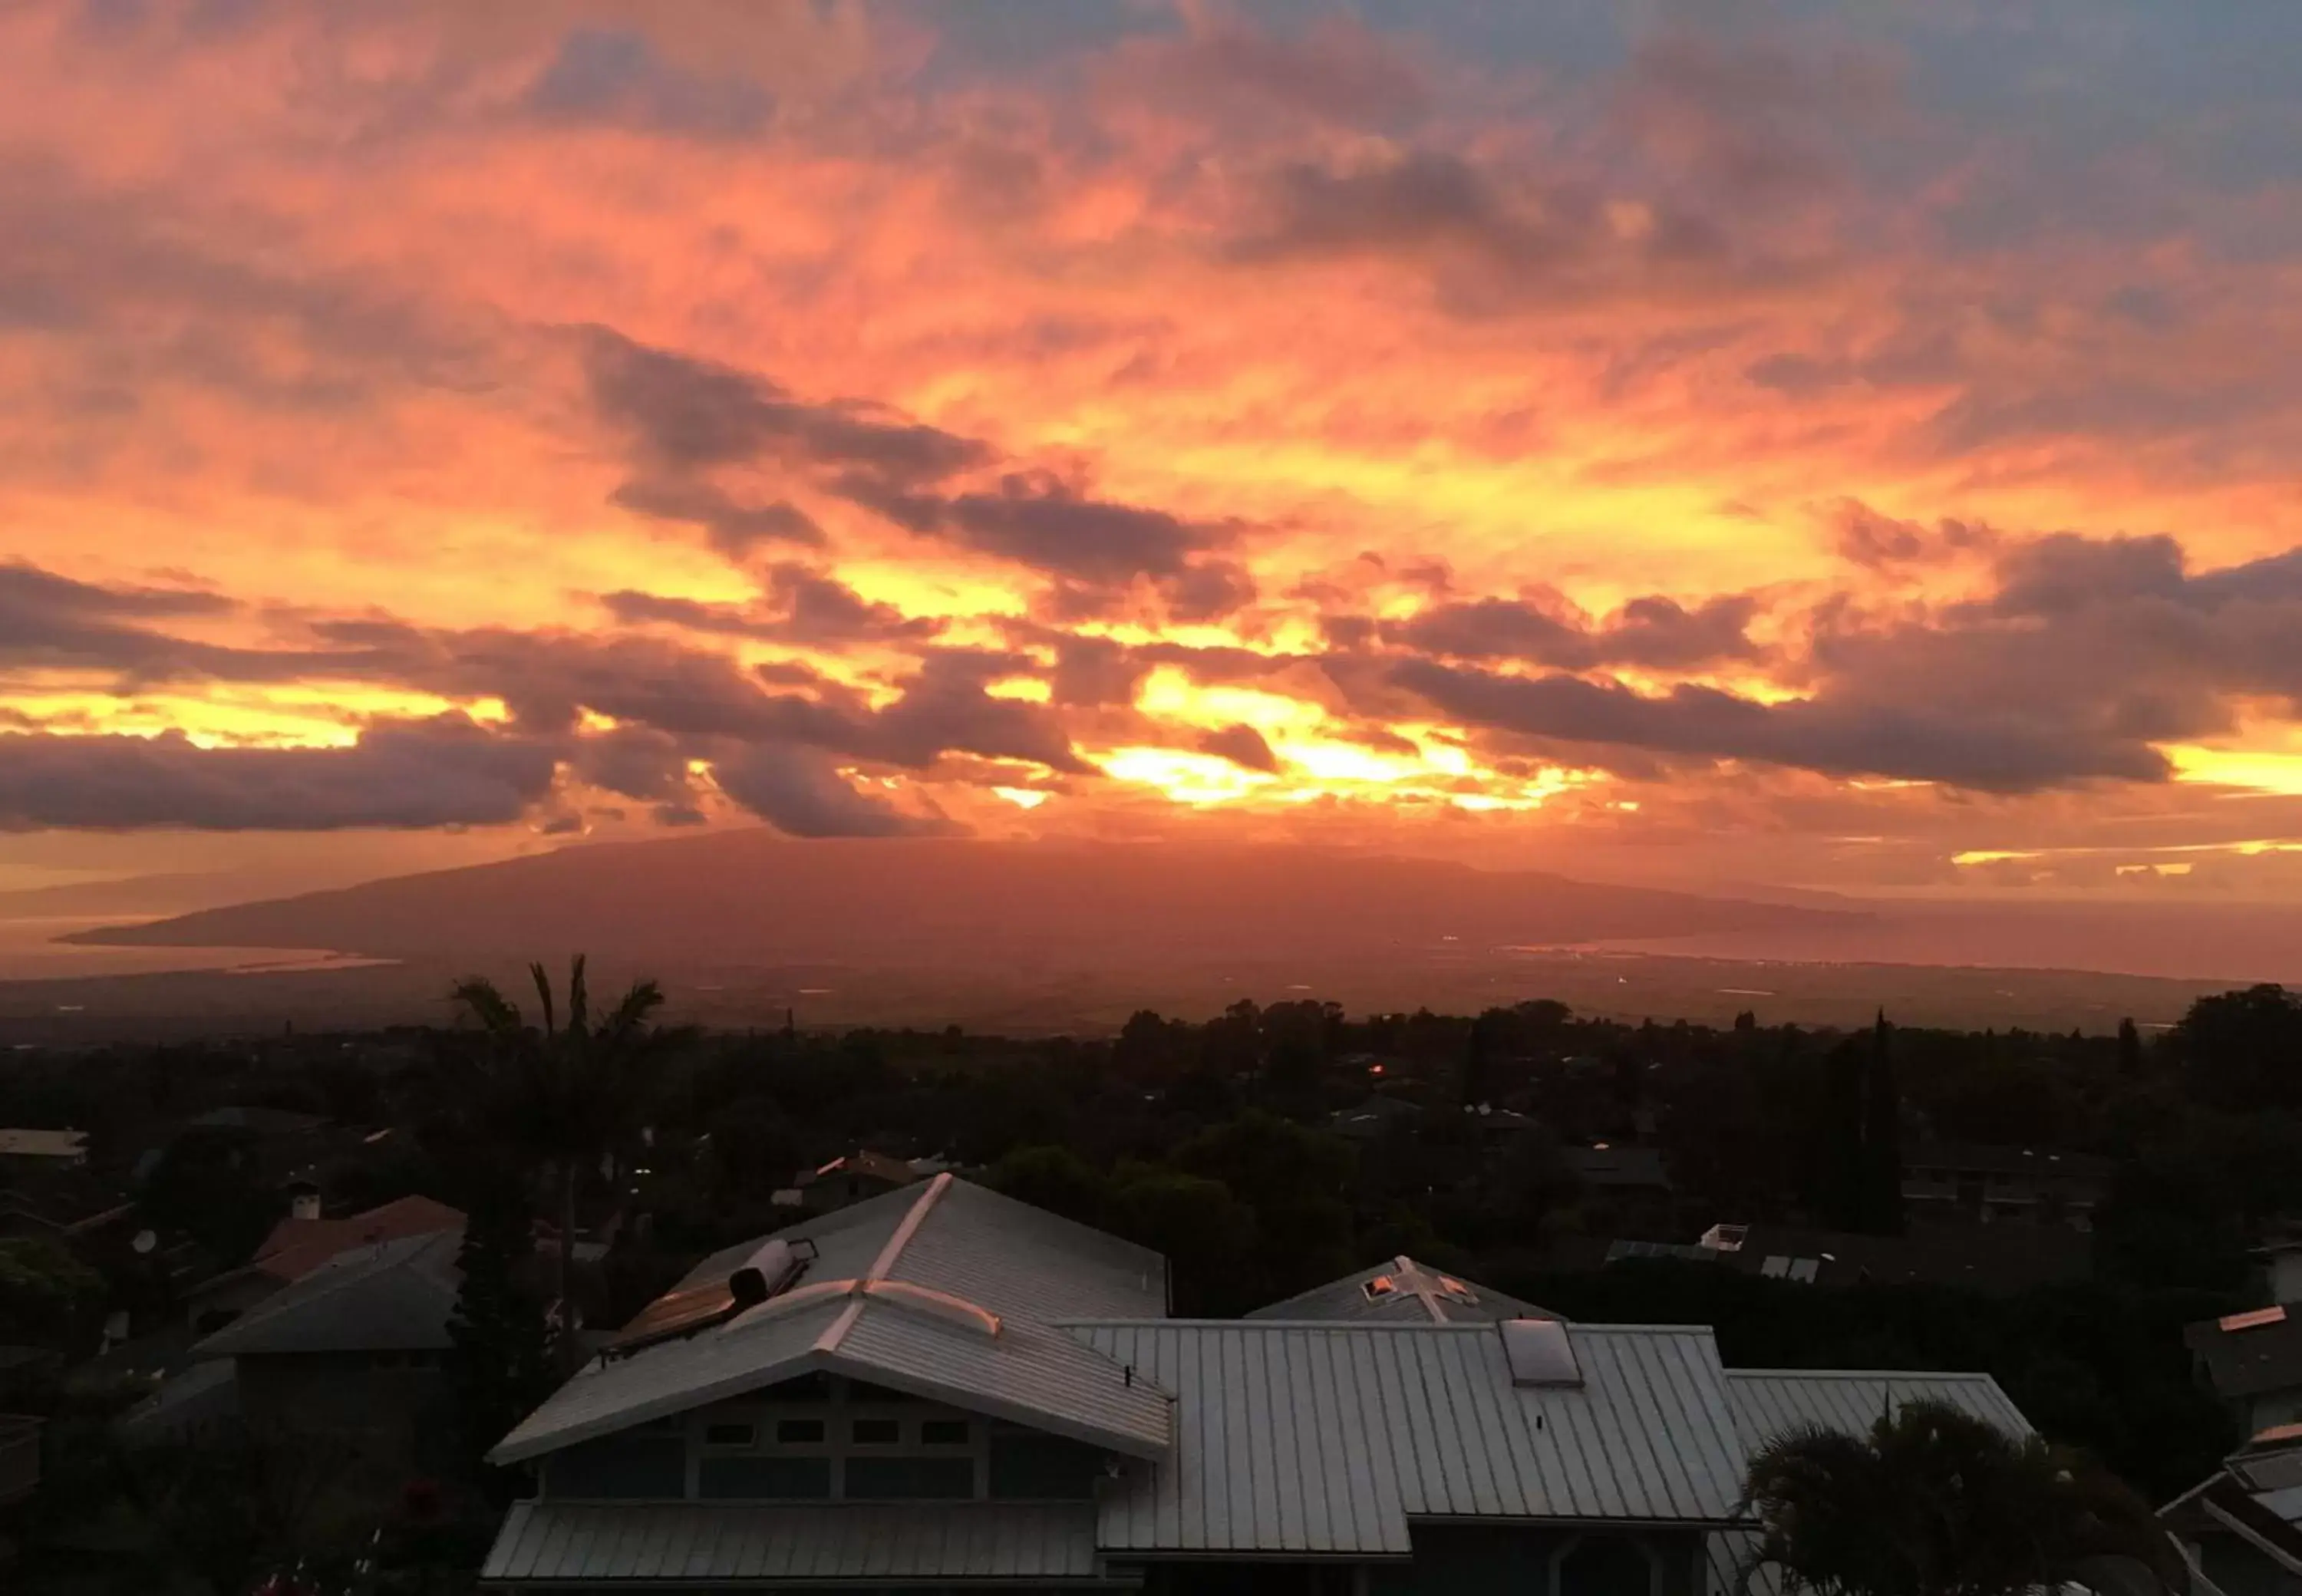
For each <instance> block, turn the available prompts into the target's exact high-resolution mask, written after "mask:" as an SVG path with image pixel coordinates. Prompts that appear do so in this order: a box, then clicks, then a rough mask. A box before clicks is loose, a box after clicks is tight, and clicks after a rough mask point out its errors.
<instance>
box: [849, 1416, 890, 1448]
mask: <svg viewBox="0 0 2302 1596" xmlns="http://www.w3.org/2000/svg"><path fill="white" fill-rule="evenodd" d="M847 1439H848V1440H850V1441H853V1442H854V1443H855V1444H856V1445H857V1446H859V1447H892V1446H897V1445H900V1444H901V1443H902V1441H903V1425H902V1424H900V1423H899V1422H897V1421H896V1420H895V1419H857V1420H856V1421H855V1422H854V1423H853V1424H852V1425H851V1426H850V1427H849V1429H848V1432H847Z"/></svg>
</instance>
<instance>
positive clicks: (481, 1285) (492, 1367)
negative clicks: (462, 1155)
mask: <svg viewBox="0 0 2302 1596" xmlns="http://www.w3.org/2000/svg"><path fill="white" fill-rule="evenodd" d="M470 1204H471V1206H470V1211H469V1213H468V1215H467V1217H466V1222H465V1225H464V1243H463V1246H462V1247H461V1248H459V1249H458V1252H457V1254H456V1267H457V1269H458V1271H459V1272H460V1273H462V1276H463V1282H462V1284H461V1286H460V1287H458V1290H457V1293H456V1310H455V1313H454V1315H452V1316H451V1317H450V1318H449V1321H448V1339H449V1341H450V1342H452V1343H453V1348H452V1350H451V1351H450V1352H449V1355H448V1359H447V1375H448V1381H449V1387H450V1389H451V1390H453V1391H454V1392H455V1396H456V1407H457V1415H458V1426H459V1428H460V1429H461V1431H462V1437H463V1441H464V1445H465V1450H466V1456H467V1457H468V1458H469V1460H470V1462H471V1464H472V1466H474V1467H475V1469H477V1468H479V1467H480V1466H481V1460H482V1458H483V1457H484V1455H485V1454H486V1452H487V1449H489V1448H490V1447H491V1446H493V1445H495V1443H496V1442H497V1441H500V1440H502V1439H503V1438H504V1436H505V1435H506V1434H508V1432H510V1431H511V1429H512V1427H513V1426H514V1425H516V1424H518V1423H519V1421H520V1420H521V1419H522V1418H524V1417H525V1416H526V1415H527V1414H528V1412H529V1410H530V1409H532V1408H533V1407H534V1406H535V1405H536V1404H537V1403H539V1402H541V1401H542V1400H543V1399H544V1398H545V1397H546V1396H548V1395H550V1390H551V1357H550V1345H549V1342H550V1338H549V1335H548V1332H547V1330H546V1327H545V1324H544V1315H543V1304H542V1302H541V1301H539V1300H538V1298H537V1296H536V1293H535V1290H534V1289H533V1285H532V1283H531V1281H530V1280H529V1278H528V1275H529V1269H528V1265H529V1264H530V1261H531V1260H532V1259H533V1256H534V1252H535V1233H534V1230H533V1226H532V1224H531V1222H530V1221H529V1217H528V1206H527V1201H526V1198H525V1197H524V1196H523V1195H522V1194H521V1192H520V1191H519V1189H518V1187H517V1182H514V1181H510V1180H503V1179H495V1180H487V1181H485V1182H484V1183H483V1184H482V1185H481V1186H480V1187H479V1189H477V1190H476V1191H475V1193H474V1194H473V1196H472V1197H471V1199H470ZM483 1477H484V1478H492V1477H493V1476H492V1475H485V1476H483ZM490 1494H491V1495H497V1494H500V1492H497V1491H491V1492H490Z"/></svg>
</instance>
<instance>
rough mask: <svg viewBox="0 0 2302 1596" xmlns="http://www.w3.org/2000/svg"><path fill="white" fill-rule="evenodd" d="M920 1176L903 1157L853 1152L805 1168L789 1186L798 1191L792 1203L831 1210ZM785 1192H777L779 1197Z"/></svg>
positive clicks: (812, 1211)
mask: <svg viewBox="0 0 2302 1596" xmlns="http://www.w3.org/2000/svg"><path fill="white" fill-rule="evenodd" d="M919 1179H920V1174H919V1172H918V1171H916V1170H914V1169H912V1166H911V1165H910V1164H908V1163H904V1162H903V1160H902V1159H900V1158H890V1157H888V1156H887V1155H886V1154H884V1153H873V1152H869V1151H866V1152H861V1153H851V1154H849V1155H847V1156H845V1157H844V1158H835V1159H833V1160H832V1161H831V1162H830V1163H827V1164H825V1165H823V1167H822V1168H820V1169H813V1170H802V1171H801V1172H799V1174H798V1176H797V1177H796V1178H795V1179H794V1180H793V1182H792V1184H791V1186H790V1188H788V1190H790V1191H792V1192H794V1193H796V1194H797V1195H796V1199H795V1201H794V1202H793V1203H788V1204H784V1205H785V1206H796V1207H798V1208H800V1209H801V1210H802V1211H803V1212H805V1213H809V1214H828V1213H831V1212H832V1211H833V1210H835V1209H838V1208H844V1207H845V1206H847V1205H848V1204H850V1203H860V1202H862V1201H863V1200H864V1199H865V1198H867V1197H878V1196H879V1195H881V1194H882V1193H884V1192H889V1191H893V1190H895V1189H896V1188H898V1187H901V1186H909V1185H911V1184H912V1182H913V1181H915V1180H919ZM783 1195H784V1194H783V1193H778V1194H777V1197H778V1200H779V1201H780V1199H781V1197H783Z"/></svg>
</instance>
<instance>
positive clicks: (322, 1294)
mask: <svg viewBox="0 0 2302 1596" xmlns="http://www.w3.org/2000/svg"><path fill="white" fill-rule="evenodd" d="M463 1245H464V1234H463V1231H462V1230H461V1229H460V1228H458V1229H457V1230H453V1231H438V1232H436V1233H434V1234H432V1235H427V1236H403V1237H401V1238H399V1239H397V1240H393V1241H384V1242H379V1243H377V1244H376V1245H374V1246H373V1247H353V1248H350V1249H349V1250H347V1251H344V1252H341V1253H339V1254H337V1255H336V1256H334V1257H332V1258H330V1259H329V1260H328V1261H327V1262H326V1263H324V1264H321V1265H320V1266H319V1267H318V1268H316V1269H314V1270H313V1271H312V1272H311V1273H308V1274H307V1275H305V1276H304V1278H303V1279H301V1280H299V1281H295V1282H294V1283H293V1284H290V1285H288V1286H284V1287H282V1288H281V1289H280V1290H278V1291H276V1292H274V1293H273V1295H271V1296H270V1297H267V1298H265V1299H264V1300H263V1301H262V1302H260V1303H258V1304H256V1306H254V1307H252V1308H250V1309H249V1310H248V1312H247V1313H246V1314H244V1315H241V1316H240V1317H239V1318H237V1319H235V1320H233V1321H232V1322H231V1323H229V1324H227V1325H225V1326H224V1327H223V1329H222V1330H219V1331H216V1332H215V1333H214V1335H212V1336H210V1337H208V1338H207V1339H206V1340H204V1341H201V1342H200V1343H199V1344H198V1345H197V1346H195V1347H194V1348H192V1356H193V1357H197V1358H208V1357H249V1356H251V1355H259V1354H266V1353H291V1352H415V1351H440V1350H442V1349H444V1348H447V1347H448V1346H449V1345H450V1344H451V1343H450V1342H449V1339H448V1319H449V1315H451V1314H452V1313H453V1312H454V1311H455V1306H456V1294H457V1291H458V1288H459V1286H460V1284H461V1280H462V1277H461V1276H460V1275H459V1274H458V1272H457V1269H456V1255H457V1253H458V1252H459V1251H461V1250H462V1248H463Z"/></svg>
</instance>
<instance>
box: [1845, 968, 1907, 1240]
mask: <svg viewBox="0 0 2302 1596" xmlns="http://www.w3.org/2000/svg"><path fill="white" fill-rule="evenodd" d="M1862 1095H1863V1105H1862V1109H1863V1113H1862V1177H1861V1178H1862V1192H1861V1205H1860V1212H1859V1214H1858V1215H1857V1217H1858V1219H1859V1220H1860V1221H1861V1222H1860V1224H1859V1225H1858V1226H1857V1227H1856V1228H1857V1229H1859V1230H1863V1231H1869V1232H1872V1233H1873V1234H1876V1235H1881V1236H1899V1235H1900V1234H1902V1231H1903V1097H1902V1093H1901V1092H1900V1091H1898V1090H1897V1089H1896V1088H1895V1049H1894V1028H1893V1027H1892V1026H1890V1025H1888V1024H1887V1023H1886V1011H1884V1010H1883V1009H1882V1010H1880V1011H1879V1013H1878V1024H1877V1025H1876V1026H1875V1027H1874V1028H1873V1029H1872V1030H1871V1033H1870V1057H1869V1065H1868V1070H1867V1073H1866V1076H1865V1079H1864V1080H1863V1083H1862Z"/></svg>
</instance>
